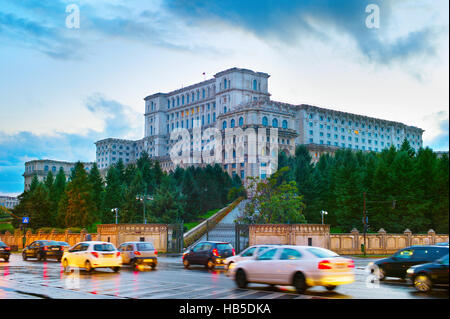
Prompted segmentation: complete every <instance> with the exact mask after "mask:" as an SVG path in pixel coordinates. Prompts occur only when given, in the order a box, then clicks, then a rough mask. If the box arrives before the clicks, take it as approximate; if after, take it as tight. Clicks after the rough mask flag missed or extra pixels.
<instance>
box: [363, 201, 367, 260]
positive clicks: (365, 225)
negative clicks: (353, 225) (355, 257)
mask: <svg viewBox="0 0 450 319" xmlns="http://www.w3.org/2000/svg"><path fill="white" fill-rule="evenodd" d="M366 221H367V220H366V192H364V193H363V224H364V257H366V229H367V223H366Z"/></svg>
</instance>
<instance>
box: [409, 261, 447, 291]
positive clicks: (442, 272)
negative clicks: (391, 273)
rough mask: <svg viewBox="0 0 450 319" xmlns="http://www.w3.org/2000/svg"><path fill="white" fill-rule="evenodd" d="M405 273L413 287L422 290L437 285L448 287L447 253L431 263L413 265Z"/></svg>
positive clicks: (427, 289) (428, 289)
mask: <svg viewBox="0 0 450 319" xmlns="http://www.w3.org/2000/svg"><path fill="white" fill-rule="evenodd" d="M407 274H408V278H409V279H410V280H411V282H412V283H413V285H414V287H416V289H417V290H419V291H422V292H428V291H430V290H431V289H432V288H433V287H434V286H438V285H445V286H447V287H448V255H447V256H445V257H443V258H441V259H438V260H436V261H434V262H431V263H427V264H422V265H416V266H413V267H411V268H409V269H408V270H407Z"/></svg>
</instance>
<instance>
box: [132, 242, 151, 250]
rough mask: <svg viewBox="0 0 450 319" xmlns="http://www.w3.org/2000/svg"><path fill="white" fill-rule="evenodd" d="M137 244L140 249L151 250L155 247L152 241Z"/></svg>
mask: <svg viewBox="0 0 450 319" xmlns="http://www.w3.org/2000/svg"><path fill="white" fill-rule="evenodd" d="M136 246H137V250H139V251H150V250H154V249H155V248H154V247H153V245H152V244H151V243H139V244H137V245H136Z"/></svg>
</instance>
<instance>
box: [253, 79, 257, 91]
mask: <svg viewBox="0 0 450 319" xmlns="http://www.w3.org/2000/svg"><path fill="white" fill-rule="evenodd" d="M257 89H258V82H257V81H256V80H253V91H257Z"/></svg>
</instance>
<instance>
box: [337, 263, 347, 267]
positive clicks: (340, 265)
mask: <svg viewBox="0 0 450 319" xmlns="http://www.w3.org/2000/svg"><path fill="white" fill-rule="evenodd" d="M345 266H346V264H336V268H345Z"/></svg>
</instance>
